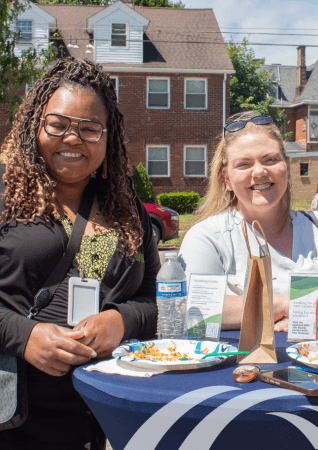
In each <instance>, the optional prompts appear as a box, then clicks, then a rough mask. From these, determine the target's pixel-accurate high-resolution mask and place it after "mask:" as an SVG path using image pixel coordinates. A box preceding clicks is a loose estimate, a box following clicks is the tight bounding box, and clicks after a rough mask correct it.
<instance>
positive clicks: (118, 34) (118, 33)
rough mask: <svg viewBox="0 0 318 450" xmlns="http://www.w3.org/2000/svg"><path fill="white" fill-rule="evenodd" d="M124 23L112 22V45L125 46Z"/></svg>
mask: <svg viewBox="0 0 318 450" xmlns="http://www.w3.org/2000/svg"><path fill="white" fill-rule="evenodd" d="M126 42H127V40H126V24H125V23H112V37H111V46H112V47H126Z"/></svg>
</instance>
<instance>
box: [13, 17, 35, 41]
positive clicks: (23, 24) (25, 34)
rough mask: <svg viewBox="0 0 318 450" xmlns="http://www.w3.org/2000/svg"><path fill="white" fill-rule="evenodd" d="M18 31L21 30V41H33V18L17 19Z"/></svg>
mask: <svg viewBox="0 0 318 450" xmlns="http://www.w3.org/2000/svg"><path fill="white" fill-rule="evenodd" d="M16 31H17V33H18V32H19V31H21V36H20V39H19V42H21V43H28V42H32V20H17V24H16Z"/></svg>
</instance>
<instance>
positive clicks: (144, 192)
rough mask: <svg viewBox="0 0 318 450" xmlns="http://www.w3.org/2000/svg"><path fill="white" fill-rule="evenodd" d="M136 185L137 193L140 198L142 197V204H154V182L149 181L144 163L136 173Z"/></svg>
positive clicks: (137, 168)
mask: <svg viewBox="0 0 318 450" xmlns="http://www.w3.org/2000/svg"><path fill="white" fill-rule="evenodd" d="M134 185H135V189H136V193H137V195H138V197H140V199H141V201H142V202H144V203H154V201H155V198H154V192H153V187H152V182H151V181H150V180H149V178H148V175H147V171H146V169H145V168H144V166H143V165H142V163H139V164H138V166H137V167H136V170H135V173H134Z"/></svg>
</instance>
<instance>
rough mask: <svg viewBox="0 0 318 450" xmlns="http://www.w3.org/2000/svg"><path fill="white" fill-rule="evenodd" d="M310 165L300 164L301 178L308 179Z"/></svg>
mask: <svg viewBox="0 0 318 450" xmlns="http://www.w3.org/2000/svg"><path fill="white" fill-rule="evenodd" d="M308 171H309V164H308V163H300V176H301V177H308Z"/></svg>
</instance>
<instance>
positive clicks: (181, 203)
mask: <svg viewBox="0 0 318 450" xmlns="http://www.w3.org/2000/svg"><path fill="white" fill-rule="evenodd" d="M157 199H158V203H159V205H162V206H167V207H168V208H171V209H174V210H175V211H177V212H178V213H183V212H188V213H190V212H192V211H193V210H194V209H195V208H196V207H197V206H198V203H199V200H200V196H199V194H196V193H195V192H193V191H192V192H170V194H159V195H157Z"/></svg>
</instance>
